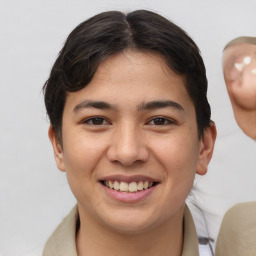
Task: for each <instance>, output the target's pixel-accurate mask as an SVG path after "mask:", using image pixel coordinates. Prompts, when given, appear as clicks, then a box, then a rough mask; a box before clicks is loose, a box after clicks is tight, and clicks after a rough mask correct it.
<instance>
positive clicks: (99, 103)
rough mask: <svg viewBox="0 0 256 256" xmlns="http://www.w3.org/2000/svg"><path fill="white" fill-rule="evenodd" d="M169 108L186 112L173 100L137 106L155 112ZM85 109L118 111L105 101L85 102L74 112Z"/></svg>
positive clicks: (138, 108)
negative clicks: (155, 110)
mask: <svg viewBox="0 0 256 256" xmlns="http://www.w3.org/2000/svg"><path fill="white" fill-rule="evenodd" d="M167 107H171V108H174V109H177V110H179V111H184V108H183V107H182V106H181V105H180V104H178V103H177V102H174V101H171V100H156V101H150V102H143V103H141V104H140V105H138V106H137V110H139V111H140V110H154V109H159V108H167ZM84 108H97V109H109V110H117V107H116V106H115V105H112V104H109V103H107V102H105V101H92V100H84V101H82V102H81V103H79V104H78V105H76V106H75V108H74V109H73V112H78V111H79V110H80V109H84Z"/></svg>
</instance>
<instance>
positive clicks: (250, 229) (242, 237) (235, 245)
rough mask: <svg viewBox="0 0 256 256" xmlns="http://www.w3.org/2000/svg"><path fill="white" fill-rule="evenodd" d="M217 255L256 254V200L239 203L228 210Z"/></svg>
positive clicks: (223, 221)
mask: <svg viewBox="0 0 256 256" xmlns="http://www.w3.org/2000/svg"><path fill="white" fill-rule="evenodd" d="M215 255H216V256H222V255H223V256H224V255H225V256H229V255H237V256H244V255H247V256H250V255H256V202H247V203H239V204H236V205H235V206H233V207H232V208H231V209H229V210H228V211H227V213H226V214H225V215H224V217H223V220H222V224H221V228H220V232H219V235H218V239H217V243H216V250H215Z"/></svg>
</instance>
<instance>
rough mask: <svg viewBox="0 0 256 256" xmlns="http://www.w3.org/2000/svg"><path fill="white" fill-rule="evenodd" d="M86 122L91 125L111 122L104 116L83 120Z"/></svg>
mask: <svg viewBox="0 0 256 256" xmlns="http://www.w3.org/2000/svg"><path fill="white" fill-rule="evenodd" d="M83 123H84V124H89V125H106V124H109V122H108V121H107V120H106V119H104V118H103V117H91V118H88V119H86V120H84V121H83Z"/></svg>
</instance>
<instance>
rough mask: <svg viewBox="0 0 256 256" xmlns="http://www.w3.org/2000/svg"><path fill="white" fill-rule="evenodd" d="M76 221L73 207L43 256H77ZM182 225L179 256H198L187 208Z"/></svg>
mask: <svg viewBox="0 0 256 256" xmlns="http://www.w3.org/2000/svg"><path fill="white" fill-rule="evenodd" d="M78 219H79V216H78V210H77V206H75V207H74V208H73V209H72V211H71V212H70V213H69V215H68V216H67V217H65V218H64V220H63V221H62V222H61V224H60V225H59V226H58V227H57V229H56V230H55V231H54V233H53V234H52V235H51V237H50V238H49V239H48V241H47V243H46V245H45V248H44V251H43V256H52V255H55V256H59V255H61V256H77V251H76V241H75V237H76V227H77V221H78ZM183 225H184V240H183V250H182V254H181V256H199V251H198V238H197V233H196V228H195V225H194V221H193V218H192V216H191V213H190V211H189V209H188V207H187V206H186V207H185V211H184V219H183Z"/></svg>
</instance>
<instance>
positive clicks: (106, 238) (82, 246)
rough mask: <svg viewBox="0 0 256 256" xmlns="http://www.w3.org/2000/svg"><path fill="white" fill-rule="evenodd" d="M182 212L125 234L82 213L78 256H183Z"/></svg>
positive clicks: (77, 240) (77, 242) (77, 239)
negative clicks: (158, 223) (153, 226)
mask: <svg viewBox="0 0 256 256" xmlns="http://www.w3.org/2000/svg"><path fill="white" fill-rule="evenodd" d="M183 212H184V207H182V208H181V209H179V211H178V212H177V214H176V215H175V216H173V218H172V219H171V220H168V221H166V222H164V223H162V224H161V225H159V226H157V227H155V228H153V229H150V230H147V231H145V232H141V233H136V234H124V233H121V232H117V231H116V230H112V229H109V228H108V227H106V226H104V225H102V224H100V223H98V222H97V221H96V220H95V219H94V218H92V217H91V216H83V214H81V211H79V214H80V222H81V224H80V228H79V230H78V232H77V238H76V244H77V251H78V255H79V256H88V255H94V256H101V255H103V254H104V255H105V256H110V255H111V256H117V255H122V256H131V255H133V256H146V255H147V256H155V255H158V256H169V255H172V256H180V255H181V254H182V245H183Z"/></svg>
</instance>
